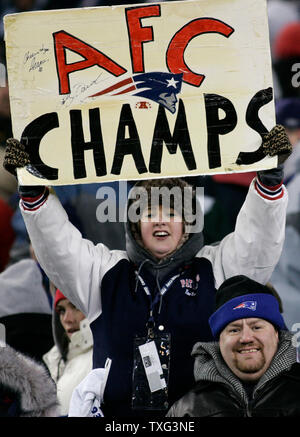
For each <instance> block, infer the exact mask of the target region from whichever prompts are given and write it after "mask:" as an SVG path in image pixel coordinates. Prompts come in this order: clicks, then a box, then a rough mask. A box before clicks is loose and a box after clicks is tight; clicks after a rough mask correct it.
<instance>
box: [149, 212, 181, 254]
mask: <svg viewBox="0 0 300 437" xmlns="http://www.w3.org/2000/svg"><path fill="white" fill-rule="evenodd" d="M140 224H141V228H140V229H141V237H142V241H143V243H144V246H145V247H146V249H148V250H149V252H151V253H152V254H153V255H154V256H155V257H156V258H158V259H161V258H164V257H165V256H167V255H169V254H170V253H172V252H174V250H175V249H176V248H177V246H178V244H179V242H180V240H181V238H182V234H183V224H182V220H181V219H180V217H179V216H178V215H176V213H175V212H174V210H172V209H171V210H170V212H169V211H168V212H167V211H165V210H163V209H162V208H161V207H156V208H152V211H150V210H145V212H144V213H143V214H142V218H141V223H140Z"/></svg>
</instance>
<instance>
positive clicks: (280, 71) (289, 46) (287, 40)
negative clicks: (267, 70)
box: [273, 17, 300, 98]
mask: <svg viewBox="0 0 300 437" xmlns="http://www.w3.org/2000/svg"><path fill="white" fill-rule="evenodd" d="M296 20H297V21H296ZM299 64H300V19H299V18H298V19H297V18H296V17H295V21H294V22H291V23H288V24H286V25H285V26H284V27H283V28H282V29H281V31H280V32H279V33H278V35H277V37H276V38H275V41H274V60H273V67H274V72H275V74H276V76H275V77H276V78H277V81H278V85H279V89H280V92H279V97H281V98H286V97H298V98H299V97H300V76H299Z"/></svg>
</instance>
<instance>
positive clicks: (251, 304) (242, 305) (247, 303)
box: [232, 300, 257, 311]
mask: <svg viewBox="0 0 300 437" xmlns="http://www.w3.org/2000/svg"><path fill="white" fill-rule="evenodd" d="M256 305H257V302H256V301H253V300H247V301H245V302H242V303H240V304H239V305H237V306H236V307H234V308H232V309H233V310H238V309H240V308H247V309H248V310H252V311H255V310H256Z"/></svg>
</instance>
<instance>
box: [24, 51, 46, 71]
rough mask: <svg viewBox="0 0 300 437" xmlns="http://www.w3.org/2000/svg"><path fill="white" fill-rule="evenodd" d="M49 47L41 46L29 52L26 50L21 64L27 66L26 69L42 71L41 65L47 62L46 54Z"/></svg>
mask: <svg viewBox="0 0 300 437" xmlns="http://www.w3.org/2000/svg"><path fill="white" fill-rule="evenodd" d="M48 52H49V49H48V48H47V47H44V46H42V47H41V48H39V49H38V50H36V51H34V52H31V51H29V50H28V51H27V52H26V53H25V55H24V59H23V64H24V65H26V68H27V67H28V71H33V70H37V71H39V72H41V71H43V65H44V64H45V63H47V62H49V58H48V57H47V56H48Z"/></svg>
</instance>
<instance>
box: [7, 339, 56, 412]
mask: <svg viewBox="0 0 300 437" xmlns="http://www.w3.org/2000/svg"><path fill="white" fill-rule="evenodd" d="M57 416H58V400H57V396H56V387H55V384H54V382H53V380H52V379H51V378H50V376H49V375H48V373H47V370H46V369H45V368H44V366H42V365H41V364H39V363H37V362H36V361H35V360H33V359H32V358H29V357H27V356H25V355H23V354H22V353H20V352H17V351H15V350H14V349H13V348H12V347H10V346H8V345H7V346H5V347H3V345H2V347H1V348H0V417H57Z"/></svg>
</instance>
